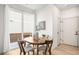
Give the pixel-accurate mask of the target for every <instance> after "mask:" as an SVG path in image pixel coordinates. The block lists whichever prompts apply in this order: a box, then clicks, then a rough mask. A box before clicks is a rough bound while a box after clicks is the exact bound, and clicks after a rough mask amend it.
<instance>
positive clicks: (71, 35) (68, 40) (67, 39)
mask: <svg viewBox="0 0 79 59" xmlns="http://www.w3.org/2000/svg"><path fill="white" fill-rule="evenodd" d="M76 34H77V19H74V18H72V19H64V20H63V43H64V44H69V45H73V46H77V35H76Z"/></svg>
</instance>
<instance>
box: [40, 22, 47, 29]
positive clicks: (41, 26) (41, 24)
mask: <svg viewBox="0 0 79 59" xmlns="http://www.w3.org/2000/svg"><path fill="white" fill-rule="evenodd" d="M39 27H40V30H45V29H46V22H45V21H41V22H40V23H39Z"/></svg>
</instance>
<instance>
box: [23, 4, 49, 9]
mask: <svg viewBox="0 0 79 59" xmlns="http://www.w3.org/2000/svg"><path fill="white" fill-rule="evenodd" d="M47 5H48V4H26V5H23V6H24V7H27V8H30V9H32V10H38V9H41V8H43V7H45V6H47Z"/></svg>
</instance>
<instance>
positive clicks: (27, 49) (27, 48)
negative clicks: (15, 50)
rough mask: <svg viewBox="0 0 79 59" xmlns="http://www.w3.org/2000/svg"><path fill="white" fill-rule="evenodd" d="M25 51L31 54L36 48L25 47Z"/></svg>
mask: <svg viewBox="0 0 79 59" xmlns="http://www.w3.org/2000/svg"><path fill="white" fill-rule="evenodd" d="M24 49H25V51H26V52H29V51H33V50H34V49H35V48H33V47H31V46H26V47H24Z"/></svg>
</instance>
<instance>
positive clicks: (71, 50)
mask: <svg viewBox="0 0 79 59" xmlns="http://www.w3.org/2000/svg"><path fill="white" fill-rule="evenodd" d="M19 51H20V50H19V48H18V49H14V50H10V51H9V52H6V53H4V55H19ZM30 54H31V55H32V53H30ZM40 55H43V54H42V53H41V52H40ZM52 55H79V48H77V47H74V46H70V45H65V44H62V45H60V46H58V47H57V48H55V49H52Z"/></svg>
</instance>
